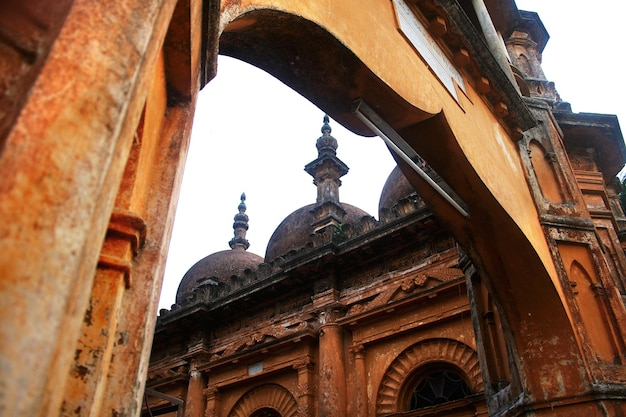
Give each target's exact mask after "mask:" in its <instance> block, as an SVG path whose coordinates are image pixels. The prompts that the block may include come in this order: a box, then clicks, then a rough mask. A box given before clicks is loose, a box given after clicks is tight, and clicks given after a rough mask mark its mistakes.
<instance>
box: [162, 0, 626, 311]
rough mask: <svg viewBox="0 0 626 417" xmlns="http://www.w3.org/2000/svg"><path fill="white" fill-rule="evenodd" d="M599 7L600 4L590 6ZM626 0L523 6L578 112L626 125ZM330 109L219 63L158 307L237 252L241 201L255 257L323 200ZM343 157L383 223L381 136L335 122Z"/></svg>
mask: <svg viewBox="0 0 626 417" xmlns="http://www.w3.org/2000/svg"><path fill="white" fill-rule="evenodd" d="M591 4H592V6H590V5H591ZM624 4H625V3H624V2H622V1H620V0H595V1H594V2H593V3H591V2H589V1H587V0H517V5H518V7H519V8H520V9H523V10H531V11H536V12H537V13H539V16H540V17H541V19H542V21H543V23H544V25H545V26H546V29H547V30H548V32H549V33H550V40H549V41H548V44H547V46H546V49H545V50H544V55H543V68H544V72H545V74H546V77H547V78H548V79H549V80H551V81H554V82H555V83H556V88H557V90H558V91H559V94H560V95H561V98H562V99H563V100H565V101H569V102H570V103H571V104H572V110H573V111H574V112H592V113H609V114H617V115H618V117H619V118H620V120H626V105H625V104H624V99H625V97H626V88H625V87H624V84H623V81H622V78H623V74H624V62H623V60H624V58H623V57H622V54H623V50H624V41H625V40H626V39H625V38H626V36H625V35H624V30H623V16H625V13H624V12H626V6H625V5H624ZM323 116H324V113H323V112H322V111H321V110H320V109H318V108H317V107H315V106H314V105H313V104H311V103H310V102H308V101H307V100H306V99H304V98H302V97H301V96H299V95H298V94H297V93H295V92H294V91H293V90H291V89H290V88H289V87H287V86H285V85H284V84H282V83H281V82H280V81H278V80H276V79H274V78H273V77H272V76H270V75H268V74H266V73H264V72H263V71H261V70H259V69H256V68H254V67H252V66H250V65H248V64H245V63H243V62H241V61H237V60H234V59H230V58H225V57H220V59H219V61H218V75H217V77H216V78H215V79H214V80H213V81H211V82H210V83H209V84H208V85H207V86H206V87H205V88H204V89H203V91H202V92H201V93H200V96H199V101H198V107H197V109H196V117H195V120H194V126H193V133H192V137H191V145H190V149H189V156H188V158H187V164H186V167H185V174H184V178H183V186H182V190H181V195H180V199H179V202H178V210H177V214H176V220H175V223H174V231H173V235H172V241H171V243H170V251H169V256H168V260H167V266H166V271H165V278H164V283H163V290H162V295H161V300H160V303H159V308H168V309H169V308H170V306H171V304H173V303H174V298H175V295H176V289H177V288H178V284H179V282H180V280H181V278H182V276H183V275H184V274H185V272H186V271H187V270H188V269H189V268H190V267H191V266H192V265H194V264H195V263H196V262H197V261H199V260H200V259H202V258H204V257H205V256H207V255H209V254H211V253H214V252H217V251H220V250H226V249H229V246H228V241H229V240H230V239H231V238H232V237H233V229H232V223H233V217H234V215H235V214H236V213H237V206H238V204H239V196H240V195H241V193H242V192H245V193H246V196H247V200H246V204H247V207H248V211H247V214H248V216H249V217H250V222H249V223H250V229H249V230H248V234H247V238H248V240H249V241H250V248H249V249H248V250H249V251H251V252H254V253H256V254H258V255H260V256H262V257H263V256H264V255H265V248H266V245H267V241H268V240H269V238H270V236H271V234H272V233H273V231H274V229H275V228H276V227H277V226H278V225H279V224H280V222H281V221H282V220H283V219H284V218H285V217H286V216H287V215H289V214H290V213H291V212H293V211H294V210H296V209H298V208H300V207H302V206H304V205H306V204H311V203H314V202H315V197H316V189H315V186H314V185H313V183H312V178H311V177H310V176H309V175H308V174H307V173H306V172H304V170H303V168H304V166H305V165H306V164H307V163H309V162H311V161H312V160H313V159H315V158H316V157H317V150H316V148H315V141H316V139H317V138H318V137H319V136H320V135H321V132H320V129H321V127H322V118H323ZM331 127H332V129H333V131H332V135H333V136H334V137H335V138H336V139H337V140H338V142H339V148H338V150H337V156H338V157H339V158H340V159H342V160H343V161H344V162H345V163H346V164H347V165H348V166H349V167H350V172H349V173H348V174H347V175H346V176H345V177H343V179H342V180H343V185H342V187H341V188H340V199H341V201H343V202H346V203H350V204H352V205H355V206H357V207H359V208H361V209H363V210H365V211H366V212H368V213H369V214H371V215H372V216H374V217H376V218H378V212H377V211H378V199H379V196H380V191H381V190H382V187H383V184H384V182H385V180H386V179H387V176H388V175H389V173H390V172H391V170H392V169H393V167H394V166H395V164H394V162H393V159H392V158H391V155H390V154H389V152H388V151H387V149H386V147H385V146H384V145H383V143H382V141H381V140H380V139H379V138H376V137H369V138H366V137H358V136H355V135H353V134H352V133H350V132H349V131H347V130H345V129H343V128H342V127H341V126H340V125H339V124H337V123H336V122H334V121H333V120H332V119H331Z"/></svg>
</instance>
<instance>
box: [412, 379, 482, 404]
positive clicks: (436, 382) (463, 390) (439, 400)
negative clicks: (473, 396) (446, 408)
mask: <svg viewBox="0 0 626 417" xmlns="http://www.w3.org/2000/svg"><path fill="white" fill-rule="evenodd" d="M469 394H470V390H469V387H468V386H467V384H466V383H465V381H463V378H461V377H460V376H459V375H457V374H456V373H455V372H451V371H436V372H432V373H430V374H428V375H426V377H424V378H423V379H422V380H421V381H420V382H419V384H418V385H417V387H415V389H414V390H413V395H412V397H411V404H410V405H409V410H417V409H418V408H424V407H431V406H433V405H439V404H443V403H447V402H450V401H455V400H460V399H461V398H465V397H466V396H467V395H469Z"/></svg>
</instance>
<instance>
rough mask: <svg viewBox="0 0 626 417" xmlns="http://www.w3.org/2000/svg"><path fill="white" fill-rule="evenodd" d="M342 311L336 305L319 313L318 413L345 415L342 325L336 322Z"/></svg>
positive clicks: (330, 416) (332, 416)
mask: <svg viewBox="0 0 626 417" xmlns="http://www.w3.org/2000/svg"><path fill="white" fill-rule="evenodd" d="M340 315H341V312H340V310H338V309H337V308H336V307H327V308H325V309H324V310H322V311H321V312H320V313H319V320H320V328H319V366H318V372H319V374H318V386H319V391H318V398H319V403H318V406H319V412H318V416H319V417H340V416H345V415H346V372H345V365H344V349H343V329H342V328H341V326H340V325H339V324H337V319H338V318H339V317H340Z"/></svg>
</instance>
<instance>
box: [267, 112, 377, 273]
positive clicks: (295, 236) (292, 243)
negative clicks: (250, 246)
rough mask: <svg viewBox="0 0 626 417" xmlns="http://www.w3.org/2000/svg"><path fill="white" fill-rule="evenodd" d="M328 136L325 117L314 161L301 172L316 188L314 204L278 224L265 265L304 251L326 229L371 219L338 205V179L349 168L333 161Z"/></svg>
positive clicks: (334, 146)
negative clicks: (289, 254) (307, 176)
mask: <svg viewBox="0 0 626 417" xmlns="http://www.w3.org/2000/svg"><path fill="white" fill-rule="evenodd" d="M330 133H331V128H330V125H329V118H328V116H326V115H325V116H324V124H323V126H322V136H320V137H319V138H318V139H317V142H316V147H317V150H318V157H317V159H315V160H314V161H312V162H310V163H309V164H307V165H306V166H305V168H304V170H305V171H306V172H307V173H308V174H309V175H311V176H312V177H313V183H314V184H315V185H316V186H317V200H316V202H315V204H309V205H307V206H304V207H301V208H299V209H298V210H296V211H294V212H293V213H291V214H290V215H288V216H287V217H286V218H285V219H284V220H283V221H282V222H281V223H280V225H279V226H278V227H277V228H276V230H275V231H274V233H273V234H272V237H271V238H270V240H269V243H268V245H267V249H266V252H265V261H266V262H271V261H273V260H275V259H276V258H278V257H280V256H283V255H285V254H287V253H289V252H290V251H292V250H298V249H302V248H305V247H306V246H307V245H308V244H310V243H312V242H313V236H314V235H315V233H317V232H319V231H321V230H323V229H324V228H326V227H328V226H333V225H334V226H336V227H342V226H343V225H344V224H350V225H357V224H359V222H360V221H361V219H362V218H363V217H367V218H371V216H370V215H369V214H367V213H366V212H365V211H363V210H361V209H359V208H357V207H355V206H353V205H350V204H346V203H342V202H340V201H339V186H341V180H340V178H341V177H342V176H344V175H345V174H347V173H348V170H349V168H348V167H347V166H346V164H344V163H343V161H341V160H340V159H339V158H337V154H336V151H337V140H336V139H335V138H334V137H333V136H331V134H330Z"/></svg>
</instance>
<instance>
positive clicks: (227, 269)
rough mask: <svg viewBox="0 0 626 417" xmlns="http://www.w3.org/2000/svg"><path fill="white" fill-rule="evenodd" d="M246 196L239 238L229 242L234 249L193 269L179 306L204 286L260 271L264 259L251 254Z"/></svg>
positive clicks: (185, 279) (179, 294)
mask: <svg viewBox="0 0 626 417" xmlns="http://www.w3.org/2000/svg"><path fill="white" fill-rule="evenodd" d="M245 200H246V195H245V194H242V195H241V203H240V204H239V207H238V209H239V213H237V214H236V215H235V219H234V220H235V222H234V223H233V229H234V231H235V236H234V237H233V238H232V239H231V241H230V242H229V244H230V247H231V249H230V250H223V251H220V252H216V253H213V254H211V255H209V256H207V257H205V258H203V259H201V260H200V261H198V262H197V263H196V264H195V265H194V266H192V267H191V268H190V269H189V270H188V271H187V273H186V274H185V275H184V276H183V279H182V280H181V282H180V284H179V286H178V291H177V292H176V303H177V304H181V303H182V302H183V301H184V300H185V299H187V298H188V297H190V296H191V295H192V294H193V292H194V290H196V289H197V288H199V287H200V286H202V285H207V284H209V285H219V284H220V283H226V282H228V279H229V278H230V277H231V276H233V275H237V276H239V275H242V274H243V273H244V272H245V271H247V270H250V271H257V269H258V267H259V264H262V263H263V258H262V257H260V256H259V255H256V254H254V253H251V252H248V251H247V249H248V247H249V246H250V243H249V242H248V240H247V239H246V231H247V230H248V216H247V215H246V214H245V211H246V204H245Z"/></svg>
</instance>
